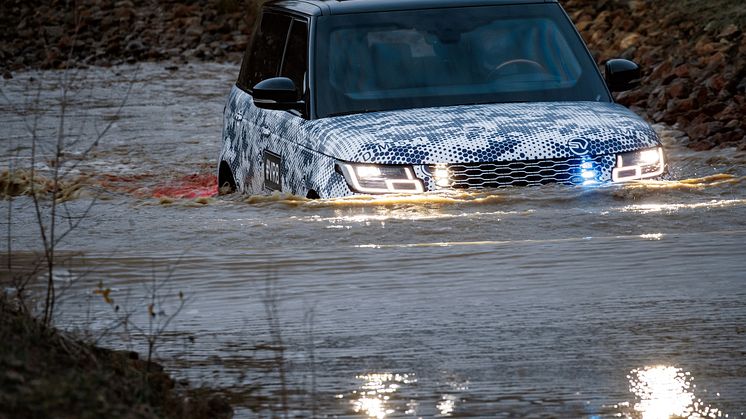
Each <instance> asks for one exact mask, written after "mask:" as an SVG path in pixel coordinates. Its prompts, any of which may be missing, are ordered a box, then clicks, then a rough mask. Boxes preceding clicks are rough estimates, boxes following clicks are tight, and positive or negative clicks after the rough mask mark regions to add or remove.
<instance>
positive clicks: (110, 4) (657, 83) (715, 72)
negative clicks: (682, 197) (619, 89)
mask: <svg viewBox="0 0 746 419" xmlns="http://www.w3.org/2000/svg"><path fill="white" fill-rule="evenodd" d="M258 3H260V1H257V0H197V1H168V0H164V1H159V2H153V1H145V0H117V1H111V0H110V1H96V0H82V1H77V2H68V1H54V0H52V1H49V0H47V1H40V0H36V1H21V0H8V1H4V2H2V4H1V5H0V68H2V70H3V73H4V75H5V77H12V72H13V71H17V70H20V69H23V68H29V67H40V68H60V67H64V66H65V65H68V64H69V63H70V62H72V63H73V64H74V65H102V66H106V65H111V64H116V63H121V62H136V61H140V60H174V61H183V60H232V61H236V62H237V61H238V60H240V55H241V52H242V51H243V50H244V49H245V47H246V45H247V42H248V40H249V37H250V36H251V30H252V27H253V25H254V21H255V18H256V10H257V5H258ZM563 5H564V7H565V8H566V10H567V11H568V13H569V14H570V15H571V17H572V18H573V20H574V21H575V22H576V24H577V26H578V28H579V29H580V31H581V33H582V34H583V37H584V38H585V40H586V42H588V44H589V46H590V48H591V50H592V51H593V53H594V55H595V56H596V58H597V60H598V61H599V63H602V62H603V61H605V60H606V59H608V58H612V57H625V58H630V59H634V60H636V61H638V62H639V63H640V64H642V65H643V67H644V70H645V73H646V76H645V79H644V85H643V87H642V88H640V89H638V90H635V91H633V92H628V93H624V94H621V95H619V101H620V102H622V103H624V104H625V105H627V106H630V107H632V108H633V109H635V110H636V111H637V112H639V113H640V114H643V115H645V116H646V117H647V118H648V119H649V120H650V121H653V122H666V123H668V124H678V125H679V127H680V128H681V129H684V130H685V131H686V132H687V133H688V134H689V136H690V143H689V145H690V146H691V147H692V148H695V149H708V148H713V147H718V146H737V147H740V148H741V149H743V148H746V118H744V115H746V38H745V37H744V33H743V29H744V28H745V27H746V8H744V7H743V3H742V0H714V1H709V2H701V1H697V0H673V1H670V0H652V1H641V0H601V1H596V0H567V1H564V2H563Z"/></svg>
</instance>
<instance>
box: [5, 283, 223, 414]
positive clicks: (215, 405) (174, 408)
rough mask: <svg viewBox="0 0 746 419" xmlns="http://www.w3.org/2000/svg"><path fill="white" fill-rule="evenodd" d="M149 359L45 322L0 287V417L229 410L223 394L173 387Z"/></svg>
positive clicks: (214, 412)
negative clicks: (89, 341) (98, 344)
mask: <svg viewBox="0 0 746 419" xmlns="http://www.w3.org/2000/svg"><path fill="white" fill-rule="evenodd" d="M146 364H147V363H146V362H145V361H142V360H140V359H139V357H138V356H137V353H134V352H125V351H111V350H107V349H102V348H98V347H95V346H92V345H89V344H87V343H84V342H81V341H78V340H76V339H74V338H72V337H71V336H69V335H67V334H64V333H61V332H58V331H56V330H54V329H51V330H50V329H46V328H43V327H42V326H41V325H40V324H39V323H38V322H37V321H35V320H34V319H32V318H31V317H29V316H28V315H26V314H24V313H22V312H21V311H19V310H17V309H15V308H14V307H13V306H12V304H10V303H9V302H8V301H7V300H6V298H5V297H3V296H2V295H0V406H2V409H0V419H5V418H8V419H10V418H30V417H34V418H45V417H56V418H102V417H120V418H159V417H174V418H225V417H231V416H232V410H231V408H230V406H229V405H228V404H227V402H226V401H224V400H223V399H222V398H220V397H218V396H214V395H211V394H209V392H199V391H188V390H186V389H184V388H182V389H180V390H179V391H177V390H176V389H175V386H176V384H175V383H174V381H173V380H172V379H171V378H170V377H169V376H168V374H166V373H164V372H163V367H161V366H160V365H158V364H155V363H151V364H150V367H149V368H148V366H147V365H146ZM187 395H188V396H189V397H187Z"/></svg>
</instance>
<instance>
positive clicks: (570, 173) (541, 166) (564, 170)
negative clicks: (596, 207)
mask: <svg viewBox="0 0 746 419" xmlns="http://www.w3.org/2000/svg"><path fill="white" fill-rule="evenodd" d="M589 163H590V164H589ZM583 164H585V166H586V167H585V168H583V166H582V165H583ZM588 166H592V167H588ZM612 166H613V157H612V156H596V157H587V158H580V157H576V158H566V159H549V160H534V161H512V162H495V163H466V164H461V163H459V164H450V165H448V171H449V174H450V179H451V187H452V188H456V189H466V188H468V189H480V188H501V187H509V186H534V185H545V184H549V183H560V184H568V185H579V184H583V183H584V182H586V181H597V182H599V181H607V180H609V179H610V173H611V168H612ZM584 170H585V171H593V173H590V172H589V173H588V174H587V176H590V174H593V176H592V177H583V171H584Z"/></svg>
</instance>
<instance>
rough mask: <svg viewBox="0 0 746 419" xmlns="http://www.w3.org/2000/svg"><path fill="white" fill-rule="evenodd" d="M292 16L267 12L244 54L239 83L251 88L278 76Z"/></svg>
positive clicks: (244, 87) (248, 88) (242, 86)
mask: <svg viewBox="0 0 746 419" xmlns="http://www.w3.org/2000/svg"><path fill="white" fill-rule="evenodd" d="M290 21H291V19H290V17H289V16H282V15H278V14H275V13H268V12H265V13H264V14H263V15H262V21H261V24H260V26H259V30H258V31H257V32H256V33H255V34H254V39H253V40H252V45H251V47H250V49H249V50H248V51H247V54H246V55H245V56H244V62H243V64H242V66H241V74H239V76H238V85H239V86H240V87H241V88H243V89H247V90H250V89H252V88H253V87H254V85H255V84H257V83H259V82H260V81H262V80H265V79H268V78H271V77H276V76H277V74H278V72H279V70H280V61H281V60H282V52H283V50H284V49H285V40H286V38H287V35H288V30H289V29H290Z"/></svg>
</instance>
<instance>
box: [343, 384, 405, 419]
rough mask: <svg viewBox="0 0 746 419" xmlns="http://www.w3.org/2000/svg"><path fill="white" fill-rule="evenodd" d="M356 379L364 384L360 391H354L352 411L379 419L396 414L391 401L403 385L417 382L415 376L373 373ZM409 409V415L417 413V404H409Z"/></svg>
mask: <svg viewBox="0 0 746 419" xmlns="http://www.w3.org/2000/svg"><path fill="white" fill-rule="evenodd" d="M355 378H357V379H359V380H363V384H362V385H361V386H360V390H359V391H353V396H354V399H353V400H351V401H350V403H351V404H352V410H353V411H354V412H355V413H362V414H365V415H366V416H368V417H369V418H377V419H383V418H385V417H386V416H387V415H391V414H393V413H395V412H396V410H395V409H394V408H393V407H392V406H390V400H391V396H392V395H393V394H394V393H396V391H397V390H399V388H400V387H401V386H402V385H403V384H413V383H416V382H417V380H416V379H415V378H414V374H391V373H371V374H363V375H358V376H356V377H355ZM407 407H408V409H407V413H408V414H409V413H412V414H413V413H415V412H416V404H409V405H408V406H407Z"/></svg>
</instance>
